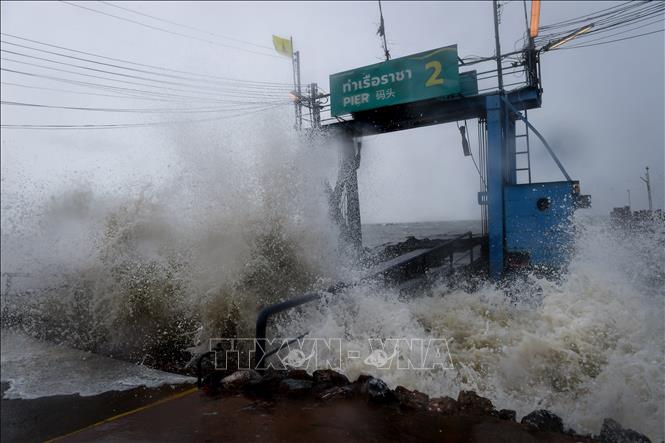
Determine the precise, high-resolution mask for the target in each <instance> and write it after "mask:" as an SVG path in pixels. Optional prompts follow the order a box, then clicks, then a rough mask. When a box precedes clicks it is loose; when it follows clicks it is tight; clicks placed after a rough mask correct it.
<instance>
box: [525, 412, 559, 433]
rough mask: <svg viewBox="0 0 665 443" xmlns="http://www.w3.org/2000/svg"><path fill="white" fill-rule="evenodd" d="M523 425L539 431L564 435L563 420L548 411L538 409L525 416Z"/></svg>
mask: <svg viewBox="0 0 665 443" xmlns="http://www.w3.org/2000/svg"><path fill="white" fill-rule="evenodd" d="M521 423H522V424H523V425H527V426H529V427H530V428H532V429H538V430H539V431H550V432H559V433H563V420H561V417H559V416H558V415H556V414H554V413H552V412H550V411H548V410H547V409H538V410H537V411H533V412H532V413H530V414H528V415H525V416H524V417H523V418H522V421H521Z"/></svg>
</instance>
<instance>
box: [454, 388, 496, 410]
mask: <svg viewBox="0 0 665 443" xmlns="http://www.w3.org/2000/svg"><path fill="white" fill-rule="evenodd" d="M457 405H458V407H459V412H460V414H462V415H495V414H496V410H495V409H494V406H493V405H492V402H491V401H490V400H489V399H488V398H485V397H481V396H479V395H478V394H476V393H475V392H473V391H460V393H459V395H458V396H457Z"/></svg>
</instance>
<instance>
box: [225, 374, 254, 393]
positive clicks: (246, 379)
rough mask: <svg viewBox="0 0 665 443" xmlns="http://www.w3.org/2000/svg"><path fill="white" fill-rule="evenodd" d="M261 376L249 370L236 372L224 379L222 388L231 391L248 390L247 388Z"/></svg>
mask: <svg viewBox="0 0 665 443" xmlns="http://www.w3.org/2000/svg"><path fill="white" fill-rule="evenodd" d="M260 378H261V376H260V375H259V373H258V372H256V371H254V370H252V369H249V370H243V371H236V372H234V373H233V374H231V375H229V376H227V377H224V378H223V379H222V382H221V383H222V388H223V389H225V390H229V391H240V390H244V389H245V388H247V386H248V385H249V384H250V383H252V382H255V381H257V380H259V379H260Z"/></svg>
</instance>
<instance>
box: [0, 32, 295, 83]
mask: <svg viewBox="0 0 665 443" xmlns="http://www.w3.org/2000/svg"><path fill="white" fill-rule="evenodd" d="M0 43H3V44H6V45H11V46H17V47H19V48H24V49H29V50H31V51H37V52H41V53H46V54H51V55H55V56H58V57H63V58H68V59H73V60H79V61H83V62H86V63H93V64H96V65H102V66H108V67H112V68H118V69H124V70H127V71H132V72H140V73H144V74H150V75H158V76H162V77H168V78H175V79H181V80H186V81H189V82H196V83H199V82H205V83H213V84H218V83H221V84H226V82H220V81H218V80H206V79H196V78H192V77H184V76H182V75H173V74H164V73H161V72H158V71H150V70H145V69H137V68H130V67H127V66H122V65H117V64H113V63H105V62H100V61H96V60H91V59H88V58H84V57H76V56H73V55H68V54H63V53H60V52H56V51H48V50H45V49H39V48H35V47H34V46H28V45H21V44H18V43H12V42H8V41H6V40H0ZM12 53H13V54H19V55H23V56H28V55H27V54H24V53H18V52H12ZM45 60H48V59H45ZM227 86H228V84H227ZM240 88H243V89H249V90H253V89H274V90H290V89H293V86H292V85H284V86H277V85H270V86H269V85H253V84H249V85H242V86H240V87H238V86H236V89H240Z"/></svg>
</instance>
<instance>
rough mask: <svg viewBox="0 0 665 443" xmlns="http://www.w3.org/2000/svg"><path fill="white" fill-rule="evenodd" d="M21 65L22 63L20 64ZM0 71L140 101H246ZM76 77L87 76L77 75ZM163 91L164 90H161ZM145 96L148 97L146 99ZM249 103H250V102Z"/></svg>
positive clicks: (16, 71) (7, 70)
mask: <svg viewBox="0 0 665 443" xmlns="http://www.w3.org/2000/svg"><path fill="white" fill-rule="evenodd" d="M21 63H23V62H21ZM53 69H56V70H58V71H65V72H70V71H66V70H62V69H57V68H53ZM0 70H2V71H5V72H11V73H13V74H19V75H24V76H28V77H33V78H43V79H46V80H52V81H56V82H60V83H66V84H70V85H76V86H83V87H87V88H94V89H102V90H106V91H114V92H118V93H120V94H125V95H129V96H131V97H136V98H140V99H148V100H160V99H161V100H162V101H192V100H194V101H198V102H214V103H245V102H246V101H237V100H229V99H228V98H223V99H222V98H215V97H213V96H207V97H200V96H191V95H181V94H172V93H168V92H157V91H146V90H144V89H135V88H127V87H122V86H112V85H104V84H100V83H92V82H84V81H81V80H73V79H66V78H62V77H57V76H51V75H45V74H37V73H34V72H26V71H19V70H16V69H9V68H0ZM78 75H87V74H78ZM92 77H96V78H97V77H98V78H104V77H99V76H92ZM162 89H165V88H162ZM146 95H147V96H149V97H147V98H146ZM250 103H251V102H250Z"/></svg>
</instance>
